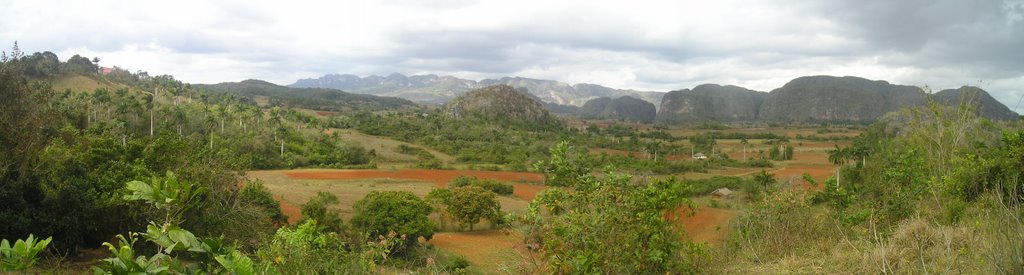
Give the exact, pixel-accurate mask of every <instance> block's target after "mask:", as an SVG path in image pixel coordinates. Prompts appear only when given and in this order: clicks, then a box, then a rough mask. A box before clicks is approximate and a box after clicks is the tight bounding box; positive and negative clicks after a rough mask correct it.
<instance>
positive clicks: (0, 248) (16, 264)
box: [0, 234, 53, 272]
mask: <svg viewBox="0 0 1024 275" xmlns="http://www.w3.org/2000/svg"><path fill="white" fill-rule="evenodd" d="M52 239H53V237H49V238H46V239H42V240H39V239H36V238H35V236H32V234H29V235H28V238H26V239H24V240H15V241H14V245H13V246H12V245H11V243H10V242H9V241H7V239H3V240H0V271H5V272H7V271H24V270H27V269H29V268H31V267H32V266H34V265H35V264H36V261H37V260H38V257H39V252H42V251H43V250H44V249H46V246H47V245H50V241H51V240H52Z"/></svg>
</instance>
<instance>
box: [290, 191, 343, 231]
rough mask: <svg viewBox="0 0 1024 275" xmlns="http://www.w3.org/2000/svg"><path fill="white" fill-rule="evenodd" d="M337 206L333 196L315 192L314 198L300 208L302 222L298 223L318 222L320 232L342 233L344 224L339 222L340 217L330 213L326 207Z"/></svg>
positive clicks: (336, 199)
mask: <svg viewBox="0 0 1024 275" xmlns="http://www.w3.org/2000/svg"><path fill="white" fill-rule="evenodd" d="M334 204H338V197H336V196H334V194H331V193H327V192H323V191H321V192H317V193H316V197H313V198H310V199H309V201H307V202H306V203H304V204H302V206H300V211H302V212H301V213H302V220H301V221H299V223H300V224H301V223H304V222H305V221H306V220H315V221H318V224H319V226H320V227H319V228H318V230H321V231H329V232H336V233H339V234H340V233H344V231H345V224H344V222H343V221H342V220H341V216H338V213H335V212H330V211H328V210H327V207H328V206H330V205H334Z"/></svg>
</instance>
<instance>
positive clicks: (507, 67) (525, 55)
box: [0, 0, 1024, 113]
mask: <svg viewBox="0 0 1024 275" xmlns="http://www.w3.org/2000/svg"><path fill="white" fill-rule="evenodd" d="M0 7H2V8H0V42H3V43H9V44H11V45H13V43H14V41H17V42H18V43H19V45H20V47H21V49H22V51H24V52H29V53H32V52H37V51H52V52H54V53H57V54H58V55H59V56H60V57H61V59H62V60H64V59H66V58H68V57H70V56H71V55H74V54H81V55H83V56H87V57H99V58H100V59H101V62H100V65H101V66H119V67H122V68H126V69H129V70H132V71H135V70H144V71H148V72H149V73H150V74H151V75H152V74H170V75H173V76H175V77H176V78H178V79H180V80H183V81H186V82H190V83H219V82H229V81H240V80H245V79H263V80H267V81H270V82H274V83H278V84H282V85H287V84H291V83H294V82H295V81H296V80H297V79H300V78H316V77H320V76H322V75H325V74H334V73H337V74H355V75H360V76H367V75H371V74H376V75H388V74H391V73H395V72H397V73H402V74H406V75H412V74H438V75H453V76H457V77H462V78H468V79H474V80H480V79H483V78H497V77H503V76H522V77H529V78H539V79H551V80H558V81H562V82H566V83H570V84H574V83H594V84H600V85H604V86H609V87H614V88H621V89H636V90H649V91H670V90H677V89H684V88H692V87H694V86H696V85H700V84H704V83H716V84H723V85H737V86H742V87H746V88H750V89H754V90H759V91H770V90H772V89H775V88H778V87H781V86H782V85H784V84H785V83H786V82H788V81H789V80H791V79H793V78H796V77H800V76H806V75H836V76H847V75H852V76H860V77H864V78H868V79H874V80H886V81H889V82H891V83H896V84H903V85H913V86H922V87H925V86H927V87H929V88H930V89H932V90H935V91H938V90H941V89H946V88H956V87H960V86H963V85H974V86H979V87H982V88H984V89H986V90H988V91H989V92H990V93H991V94H992V95H993V96H994V97H995V98H996V99H998V100H999V101H1001V102H1003V103H1004V104H1005V105H1007V106H1008V107H1010V108H1011V109H1014V110H1015V111H1017V112H1018V113H1024V103H1020V100H1021V98H1022V97H1024V0H1007V1H1002V0H905V1H890V0H861V1H840V0H823V1H776V0H765V1H732V0H716V1H686V0H682V1H643V0H631V1H600V0H598V1H557V0H546V1H532V0H531V1H474V0H440V1H428V0H378V1H322V2H321V1H230V0H229V1H127V0H125V1H107V0H90V1H47V0H41V1H40V0H25V1H21V0H0ZM4 48H5V49H9V48H10V47H9V46H8V47H4Z"/></svg>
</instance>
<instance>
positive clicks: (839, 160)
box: [828, 145, 852, 186]
mask: <svg viewBox="0 0 1024 275" xmlns="http://www.w3.org/2000/svg"><path fill="white" fill-rule="evenodd" d="M835 146H836V149H834V150H829V151H828V162H830V163H832V164H833V165H836V186H839V171H840V170H841V169H842V167H843V165H845V164H846V162H847V161H849V160H850V158H851V157H852V154H851V153H852V152H851V151H852V150H850V148H848V147H847V148H839V145H835Z"/></svg>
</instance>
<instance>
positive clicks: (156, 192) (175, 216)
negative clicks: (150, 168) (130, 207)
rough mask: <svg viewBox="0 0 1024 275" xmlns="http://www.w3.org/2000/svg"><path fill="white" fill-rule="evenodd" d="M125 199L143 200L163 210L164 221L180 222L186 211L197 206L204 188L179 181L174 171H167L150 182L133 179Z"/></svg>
mask: <svg viewBox="0 0 1024 275" xmlns="http://www.w3.org/2000/svg"><path fill="white" fill-rule="evenodd" d="M126 188H127V190H128V194H126V195H125V196H124V199H125V200H129V201H135V200H142V201H145V202H146V203H149V204H152V205H153V207H155V208H157V209H160V210H163V211H164V213H165V215H164V223H171V222H179V221H180V220H181V216H182V215H183V214H184V213H185V211H187V210H189V209H190V208H192V207H195V205H196V200H197V199H198V198H199V195H200V194H202V192H203V188H202V187H197V186H194V185H193V184H192V183H190V182H185V181H178V178H177V177H175V176H174V173H173V172H171V171H167V176H166V177H164V178H159V177H155V176H154V177H153V178H152V179H151V180H150V183H145V182H142V181H137V180H136V181H131V182H128V183H127V186H126Z"/></svg>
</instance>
